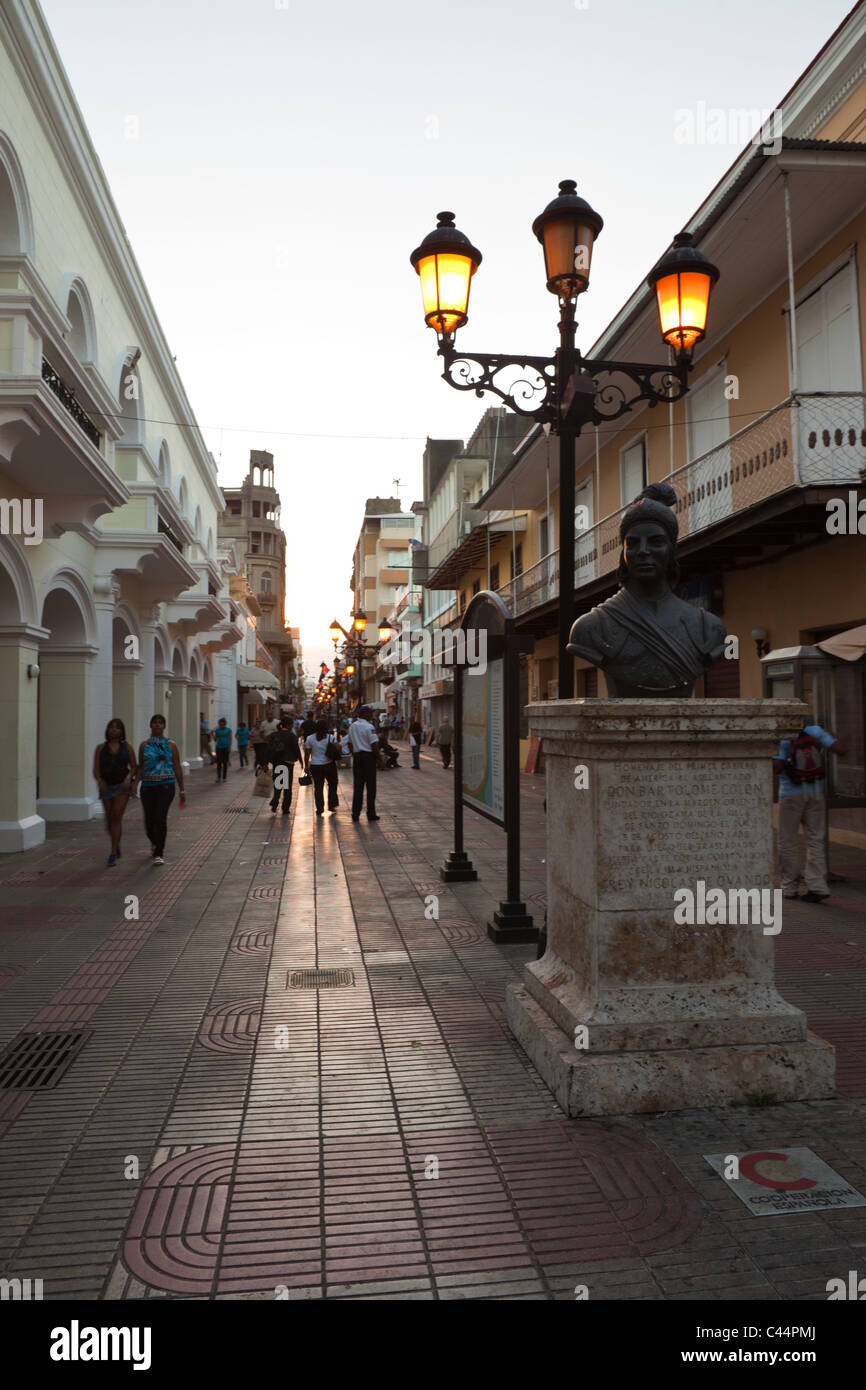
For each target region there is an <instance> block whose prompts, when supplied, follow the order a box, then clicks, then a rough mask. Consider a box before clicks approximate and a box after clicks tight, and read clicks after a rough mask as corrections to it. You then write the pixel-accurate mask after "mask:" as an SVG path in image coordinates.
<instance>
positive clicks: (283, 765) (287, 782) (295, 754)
mask: <svg viewBox="0 0 866 1390" xmlns="http://www.w3.org/2000/svg"><path fill="white" fill-rule="evenodd" d="M268 752H269V755H270V760H271V764H272V767H273V778H272V780H273V784H274V794H273V796H272V797H271V802H270V805H271V810H272V811H273V813H274V815H276V813H277V808H278V806H279V804H280V794H281V793H282V798H283V815H284V816H287V815H288V814H289V810H290V808H291V805H292V781H293V780H294V775H295V763H301V764H303V757H302V754H301V749H300V745H299V743H298V739H297V736H296V734H295V731H294V729H293V728H292V721H291V719H290V718H289V716H288V715H285V716H284V717H283V718H282V719H281V720H280V722H279V724H278V725H277V727H276V729H275V730H274V732H273V733H272V734H271V736H270V738H269V739H268Z"/></svg>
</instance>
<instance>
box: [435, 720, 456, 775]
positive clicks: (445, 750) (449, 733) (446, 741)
mask: <svg viewBox="0 0 866 1390" xmlns="http://www.w3.org/2000/svg"><path fill="white" fill-rule="evenodd" d="M437 742H438V744H439V752H440V753H441V754H442V766H443V767H450V766H451V745H452V743H453V742H454V730H453V728H452V727H451V724H450V722H449V720H448V715H447V714H446V716H445V718H444V719H443V720H442V723H441V724H440V725H439V733H438V735H437Z"/></svg>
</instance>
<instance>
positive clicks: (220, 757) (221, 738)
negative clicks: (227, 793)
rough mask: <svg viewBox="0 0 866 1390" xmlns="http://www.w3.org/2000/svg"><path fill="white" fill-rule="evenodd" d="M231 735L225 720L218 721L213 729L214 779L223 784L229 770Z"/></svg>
mask: <svg viewBox="0 0 866 1390" xmlns="http://www.w3.org/2000/svg"><path fill="white" fill-rule="evenodd" d="M232 734H233V731H232V730H231V729H230V728H229V726H228V723H227V722H226V720H225V719H220V720H219V721H218V723H217V726H216V728H215V729H214V743H215V744H216V760H217V773H216V779H217V781H218V782H219V781H220V778H222V781H223V782H224V781H225V780H226V775H227V773H228V770H229V756H230V754H231V751H232Z"/></svg>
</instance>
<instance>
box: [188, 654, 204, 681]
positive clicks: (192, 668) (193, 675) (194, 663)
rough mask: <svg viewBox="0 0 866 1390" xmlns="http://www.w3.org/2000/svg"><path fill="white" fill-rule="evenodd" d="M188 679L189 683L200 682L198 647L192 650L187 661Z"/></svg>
mask: <svg viewBox="0 0 866 1390" xmlns="http://www.w3.org/2000/svg"><path fill="white" fill-rule="evenodd" d="M189 678H190V680H191V681H200V680H201V653H200V652H199V649H198V647H195V648H194V650H193V653H192V656H191V657H190V659H189Z"/></svg>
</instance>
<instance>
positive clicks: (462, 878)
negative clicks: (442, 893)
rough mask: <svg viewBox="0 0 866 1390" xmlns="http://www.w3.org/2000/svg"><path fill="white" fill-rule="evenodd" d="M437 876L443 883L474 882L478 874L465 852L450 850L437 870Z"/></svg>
mask: <svg viewBox="0 0 866 1390" xmlns="http://www.w3.org/2000/svg"><path fill="white" fill-rule="evenodd" d="M439 877H440V878H441V879H442V880H443V882H444V883H474V882H475V880H476V879H477V878H478V874H477V873H476V871H475V869H473V867H472V860H471V859H470V858H469V856H468V855H467V854H462V853H461V854H457V853H456V851H455V850H452V851H451V853H450V854H449V856H448V858H447V859H446V861H445V863H444V864H443V865H442V868H441V869H440V870H439Z"/></svg>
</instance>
